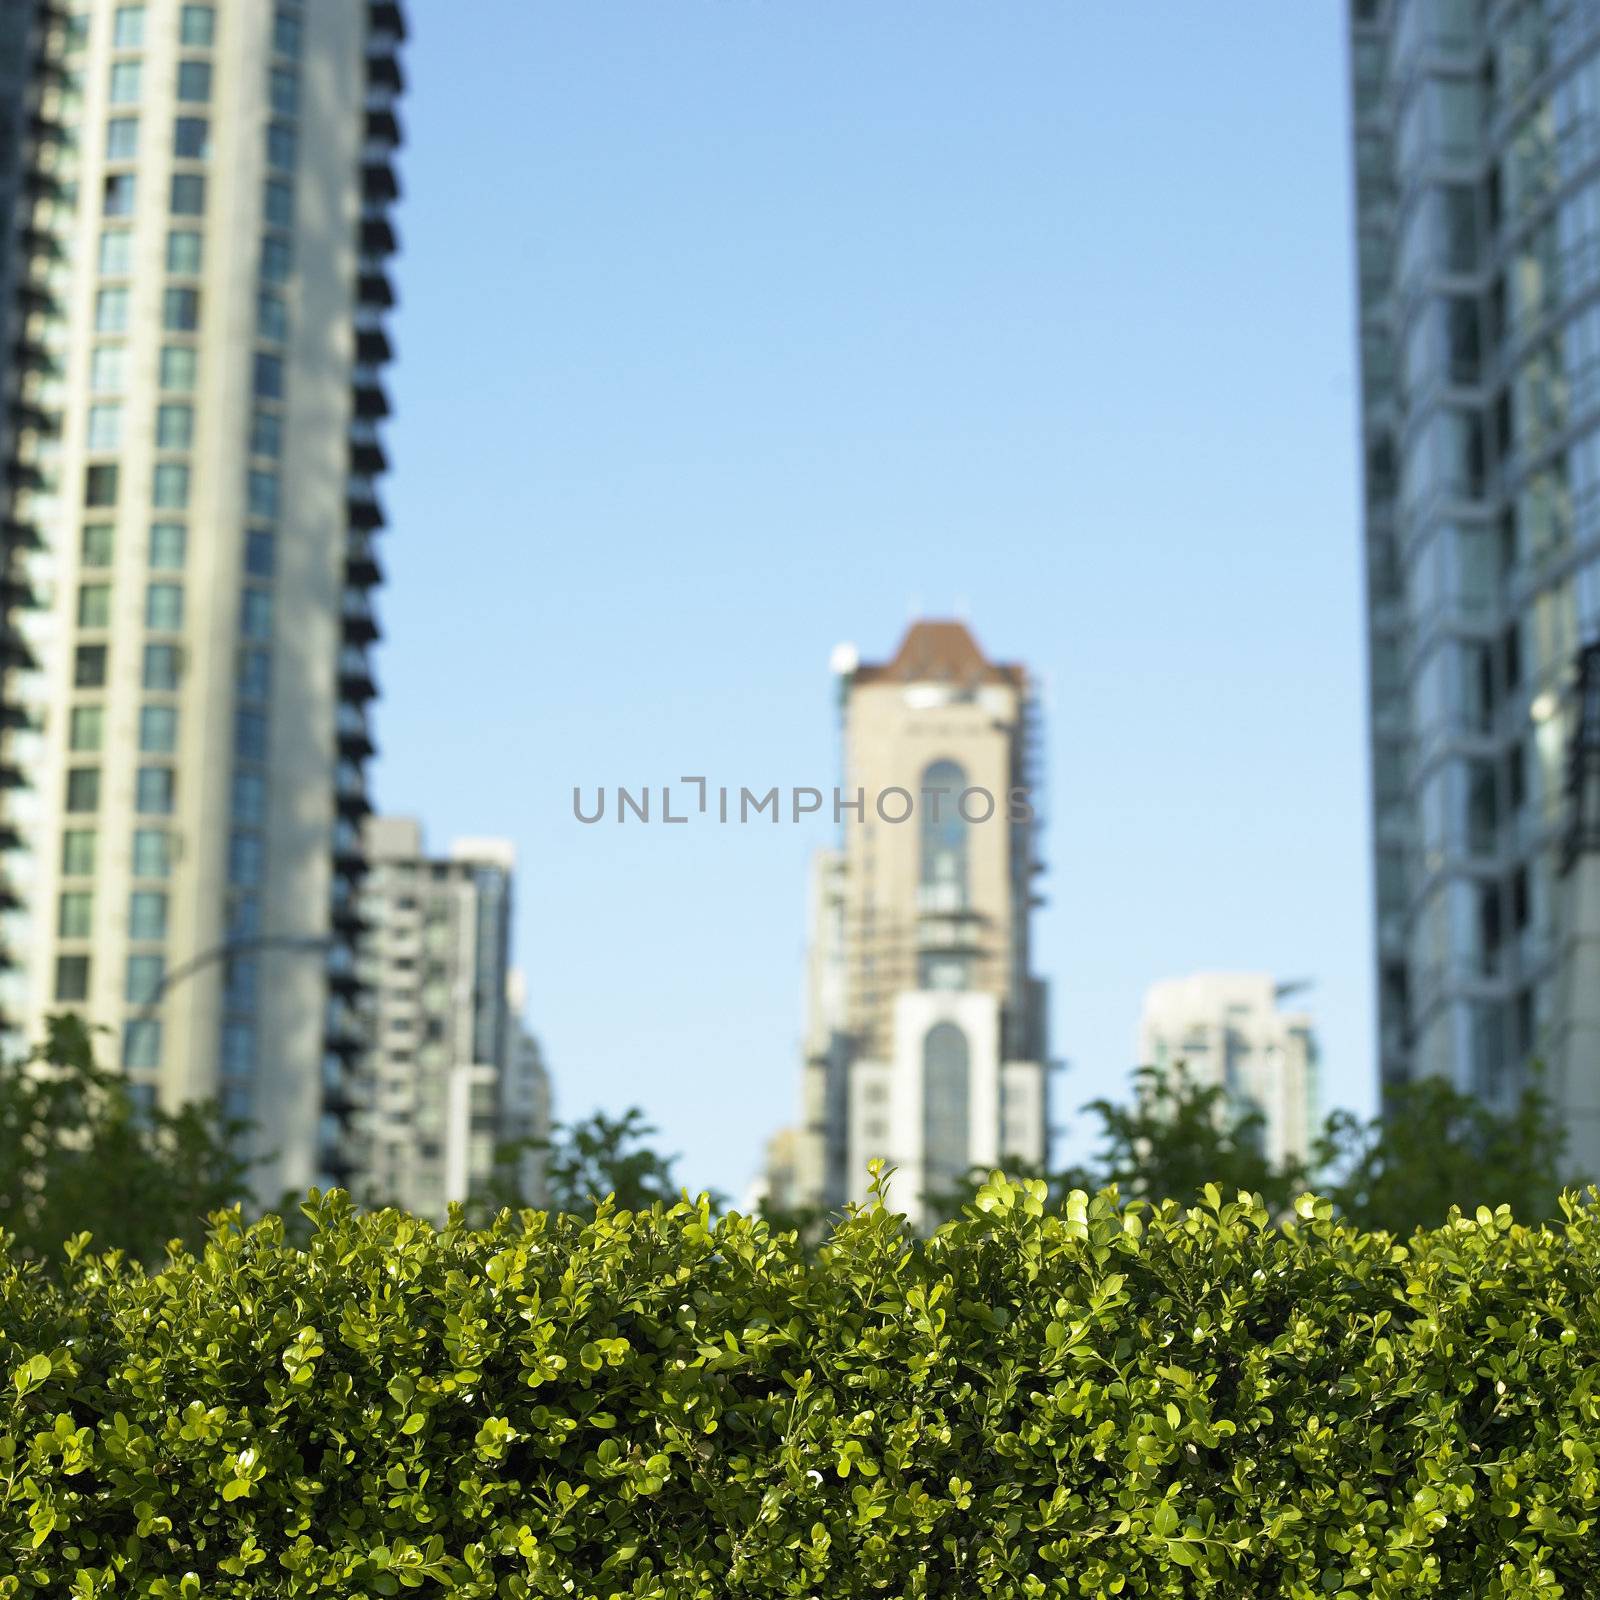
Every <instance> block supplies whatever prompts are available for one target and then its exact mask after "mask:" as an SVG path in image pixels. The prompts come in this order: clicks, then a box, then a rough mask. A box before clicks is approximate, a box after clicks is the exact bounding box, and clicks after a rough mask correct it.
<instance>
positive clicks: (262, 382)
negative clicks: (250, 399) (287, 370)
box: [255, 350, 283, 400]
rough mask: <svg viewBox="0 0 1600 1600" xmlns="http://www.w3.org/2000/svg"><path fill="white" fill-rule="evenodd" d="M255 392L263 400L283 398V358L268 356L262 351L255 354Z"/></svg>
mask: <svg viewBox="0 0 1600 1600" xmlns="http://www.w3.org/2000/svg"><path fill="white" fill-rule="evenodd" d="M255 391H256V394H257V395H258V396H259V397H260V398H261V399H263V400H281V399H282V398H283V358H282V357H281V356H274V355H268V354H267V352H266V351H264V350H258V351H257V352H256V369H255Z"/></svg>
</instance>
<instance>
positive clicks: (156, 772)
mask: <svg viewBox="0 0 1600 1600" xmlns="http://www.w3.org/2000/svg"><path fill="white" fill-rule="evenodd" d="M176 789H177V780H176V777H175V775H174V773H173V771H172V768H171V767H140V768H139V774H138V778H137V780H136V784H135V803H136V805H137V807H138V809H139V810H140V811H141V812H142V813H143V814H144V815H146V816H157V817H163V816H167V815H170V813H171V811H172V805H173V799H174V797H175V794H176Z"/></svg>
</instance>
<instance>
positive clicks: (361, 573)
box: [344, 533, 383, 589]
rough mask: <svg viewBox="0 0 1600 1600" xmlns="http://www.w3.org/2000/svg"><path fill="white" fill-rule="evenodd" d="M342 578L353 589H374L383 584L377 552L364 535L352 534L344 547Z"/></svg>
mask: <svg viewBox="0 0 1600 1600" xmlns="http://www.w3.org/2000/svg"><path fill="white" fill-rule="evenodd" d="M344 578H345V582H346V583H348V584H349V585H350V587H351V588H353V589H375V588H377V587H378V585H379V584H381V583H382V582H383V568H382V567H381V566H379V565H378V554H377V551H376V549H374V547H373V543H372V540H371V539H370V538H369V537H368V536H367V535H366V534H364V533H352V534H351V535H350V538H349V541H348V543H346V545H345V549H344Z"/></svg>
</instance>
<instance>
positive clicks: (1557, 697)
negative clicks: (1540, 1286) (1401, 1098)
mask: <svg viewBox="0 0 1600 1600" xmlns="http://www.w3.org/2000/svg"><path fill="white" fill-rule="evenodd" d="M1351 38H1352V54H1351V61H1352V89H1353V98H1354V110H1355V174H1356V200H1357V227H1358V250H1357V255H1358V270H1359V287H1360V303H1361V354H1362V362H1361V365H1362V430H1363V447H1364V454H1365V496H1366V573H1367V586H1368V597H1369V603H1368V639H1369V659H1370V692H1371V738H1372V783H1373V791H1372V805H1373V818H1374V836H1375V849H1376V883H1377V905H1376V924H1377V949H1378V974H1377V976H1378V989H1379V1006H1380V1011H1379V1015H1380V1033H1379V1047H1380V1059H1381V1069H1382V1077H1383V1082H1384V1085H1385V1086H1386V1087H1387V1086H1392V1085H1394V1084H1397V1083H1400V1082H1403V1081H1404V1080H1406V1079H1407V1078H1409V1077H1413V1076H1416V1075H1420V1074H1424V1073H1431V1074H1438V1075H1441V1076H1444V1077H1446V1078H1449V1079H1451V1080H1453V1081H1454V1082H1455V1083H1456V1084H1457V1086H1458V1087H1460V1088H1462V1089H1466V1090H1471V1091H1475V1092H1477V1093H1478V1094H1480V1095H1482V1096H1484V1097H1485V1098H1487V1099H1488V1100H1489V1101H1491V1102H1493V1103H1499V1104H1504V1103H1506V1102H1507V1101H1508V1099H1509V1098H1511V1097H1512V1096H1514V1095H1515V1093H1516V1092H1517V1089H1518V1087H1519V1085H1520V1084H1521V1083H1522V1082H1523V1081H1524V1079H1525V1075H1526V1071H1527V1068H1528V1066H1529V1064H1530V1063H1531V1062H1532V1061H1533V1060H1535V1059H1536V1058H1539V1057H1546V1058H1548V1059H1549V1064H1550V1066H1551V1068H1552V1071H1553V1074H1554V1080H1553V1088H1554V1091H1555V1093H1556V1095H1557V1097H1558V1099H1559V1101H1560V1104H1561V1106H1562V1109H1563V1113H1564V1119H1565V1123H1566V1126H1567V1128H1568V1130H1569V1133H1570V1137H1571V1151H1570V1155H1571V1160H1572V1164H1573V1166H1574V1168H1575V1169H1577V1170H1589V1171H1594V1170H1597V1169H1600V1060H1596V1059H1594V1058H1593V1056H1592V1055H1589V1056H1585V1055H1583V1054H1582V1053H1581V1052H1580V1053H1573V1052H1570V1051H1567V1050H1565V1049H1563V1048H1562V1047H1561V1041H1563V1040H1570V1039H1572V1038H1574V1037H1576V1036H1577V1035H1575V1034H1574V1033H1573V1030H1572V1029H1571V1028H1570V1027H1569V1026H1567V1023H1566V1021H1565V1019H1564V1018H1563V1016H1562V1015H1561V1006H1562V1004H1563V1002H1562V1000H1561V996H1562V994H1563V993H1564V992H1567V991H1570V990H1571V988H1572V986H1571V985H1570V984H1569V983H1568V982H1567V981H1566V979H1565V978H1564V976H1563V971H1562V969H1563V965H1564V964H1565V962H1566V961H1567V960H1568V958H1569V955H1570V951H1571V948H1572V947H1571V942H1570V940H1568V938H1567V936H1566V930H1567V929H1569V928H1572V927H1574V926H1578V925H1583V924H1586V923H1588V922H1591V921H1592V920H1593V919H1592V916H1591V915H1590V914H1589V912H1588V911H1587V910H1586V908H1584V907H1583V906H1582V905H1581V904H1580V903H1579V899H1580V896H1581V893H1582V892H1583V891H1582V890H1581V888H1580V884H1581V883H1582V882H1585V881H1592V879H1591V878H1590V877H1589V876H1588V875H1585V874H1583V873H1580V872H1575V871H1574V870H1573V869H1572V868H1573V863H1572V862H1571V860H1570V859H1569V856H1568V853H1567V852H1566V851H1565V850H1564V849H1563V840H1564V838H1566V837H1567V836H1568V835H1569V834H1570V832H1571V826H1570V822H1571V819H1570V815H1569V812H1570V806H1571V796H1570V794H1569V785H1568V776H1569V771H1570V762H1571V736H1572V732H1573V729H1574V726H1575V723H1576V694H1575V684H1576V674H1575V663H1576V661H1577V658H1578V652H1579V650H1580V647H1581V646H1582V645H1584V644H1585V643H1588V642H1591V641H1593V640H1595V639H1596V638H1597V637H1600V406H1597V397H1600V387H1597V378H1600V303H1597V302H1596V300H1595V298H1594V295H1593V292H1592V291H1593V290H1594V289H1595V288H1596V287H1597V286H1600V175H1597V171H1596V168H1595V166H1594V157H1595V155H1596V153H1597V151H1600V138H1597V129H1600V117H1597V110H1596V108H1597V106H1600V55H1597V54H1596V51H1595V46H1596V44H1597V43H1600V11H1597V10H1596V8H1595V7H1594V6H1593V5H1591V4H1587V3H1570V0H1518V3H1507V4H1497V5H1492V6H1489V5H1482V4H1479V3H1477V0H1354V3H1353V5H1352V9H1351Z"/></svg>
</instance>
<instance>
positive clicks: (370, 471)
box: [350, 425, 389, 478]
mask: <svg viewBox="0 0 1600 1600" xmlns="http://www.w3.org/2000/svg"><path fill="white" fill-rule="evenodd" d="M388 470H389V458H388V456H386V455H385V454H384V453H383V446H382V445H381V444H379V443H378V435H377V430H376V429H374V428H362V427H359V425H358V426H357V427H353V428H351V430H350V471H351V472H352V473H354V474H359V475H360V476H361V477H364V478H377V477H381V476H382V475H383V474H384V473H386V472H387V471H388Z"/></svg>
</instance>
